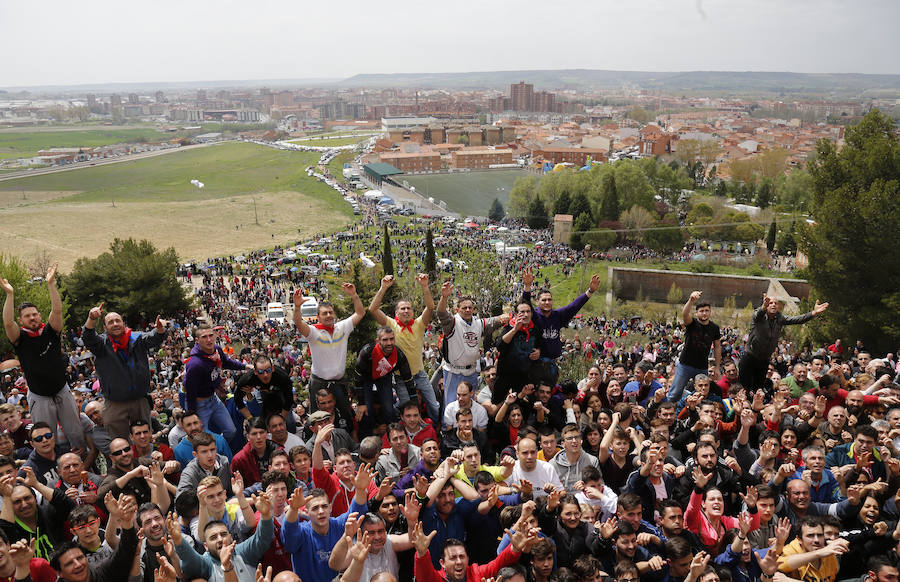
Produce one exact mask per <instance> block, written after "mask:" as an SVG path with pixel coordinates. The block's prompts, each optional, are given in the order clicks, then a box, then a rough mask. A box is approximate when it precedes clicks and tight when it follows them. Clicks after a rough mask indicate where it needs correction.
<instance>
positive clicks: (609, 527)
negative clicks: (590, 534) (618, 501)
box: [598, 517, 619, 540]
mask: <svg viewBox="0 0 900 582" xmlns="http://www.w3.org/2000/svg"><path fill="white" fill-rule="evenodd" d="M617 527H619V520H618V519H616V518H615V517H610V518H609V519H607V520H606V521H604V522H603V523H601V524H600V527H599V528H598V529H599V530H600V537H602V538H603V539H605V540H608V539H609V538H611V537H612V535H613V534H614V533H615V531H616V528H617Z"/></svg>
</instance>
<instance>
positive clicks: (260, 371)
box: [256, 368, 272, 374]
mask: <svg viewBox="0 0 900 582" xmlns="http://www.w3.org/2000/svg"><path fill="white" fill-rule="evenodd" d="M256 373H257V374H271V373H272V368H266V369H265V370H260V369H259V368H257V369H256Z"/></svg>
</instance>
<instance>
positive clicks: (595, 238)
mask: <svg viewBox="0 0 900 582" xmlns="http://www.w3.org/2000/svg"><path fill="white" fill-rule="evenodd" d="M617 238H618V235H617V234H616V233H615V232H614V231H613V230H610V229H608V228H598V229H595V230H592V231H591V232H586V233H584V234H583V235H582V236H581V242H582V243H584V244H586V245H591V250H594V251H605V250H607V249H609V248H611V247H612V246H613V245H614V244H616V239H617Z"/></svg>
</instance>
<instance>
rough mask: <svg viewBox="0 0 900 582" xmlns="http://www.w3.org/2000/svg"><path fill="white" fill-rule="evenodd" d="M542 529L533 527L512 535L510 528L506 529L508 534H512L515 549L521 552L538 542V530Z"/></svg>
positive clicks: (511, 539) (511, 542)
mask: <svg viewBox="0 0 900 582" xmlns="http://www.w3.org/2000/svg"><path fill="white" fill-rule="evenodd" d="M540 531H541V530H540V528H537V527H533V528H531V529H530V530H528V531H525V530H519V531H516V532H515V533H513V534H512V535H510V531H509V530H506V534H507V535H509V536H510V538H509V539H510V545H512V547H513V549H514V550H516V551H517V552H520V553H526V552H528V551H529V550H530V549H531V547H532V546H533V545H534V544H536V543H537V541H538V532H540Z"/></svg>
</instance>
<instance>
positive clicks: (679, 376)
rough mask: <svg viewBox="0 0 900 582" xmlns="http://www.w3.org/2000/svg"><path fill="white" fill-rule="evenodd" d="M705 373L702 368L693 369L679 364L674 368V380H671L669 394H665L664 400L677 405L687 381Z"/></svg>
mask: <svg viewBox="0 0 900 582" xmlns="http://www.w3.org/2000/svg"><path fill="white" fill-rule="evenodd" d="M707 372H708V370H705V369H703V368H695V367H693V366H688V365H685V364H682V363H681V362H679V363H678V366H677V367H676V368H675V379H674V380H672V385H671V386H669V393H668V394H666V400H668V401H669V402H675V403H677V402H678V401H679V400H681V395H682V394H683V393H684V387H685V386H687V383H688V381H690V380H692V379H693V378H694V376H697V375H698V374H706V373H707Z"/></svg>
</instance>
